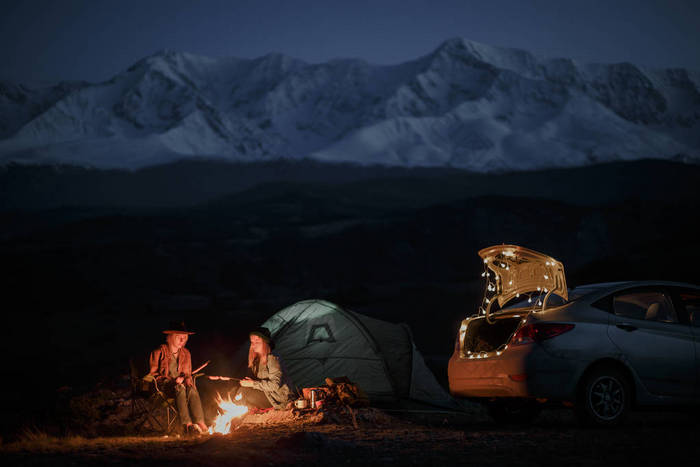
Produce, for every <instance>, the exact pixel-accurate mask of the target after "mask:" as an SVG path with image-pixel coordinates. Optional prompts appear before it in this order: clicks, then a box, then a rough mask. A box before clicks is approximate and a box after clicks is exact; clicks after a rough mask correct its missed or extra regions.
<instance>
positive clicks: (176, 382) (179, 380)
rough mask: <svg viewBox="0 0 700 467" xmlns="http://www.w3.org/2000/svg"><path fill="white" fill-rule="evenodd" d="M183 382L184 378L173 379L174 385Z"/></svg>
mask: <svg viewBox="0 0 700 467" xmlns="http://www.w3.org/2000/svg"><path fill="white" fill-rule="evenodd" d="M184 380H185V377H184V376H178V377H177V378H175V384H182V382H183V381H184Z"/></svg>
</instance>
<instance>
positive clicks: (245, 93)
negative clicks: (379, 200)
mask: <svg viewBox="0 0 700 467" xmlns="http://www.w3.org/2000/svg"><path fill="white" fill-rule="evenodd" d="M699 89H700V74H698V73H697V72H694V71H690V70H685V69H662V70H652V69H647V68H643V67H637V66H635V65H632V64H629V63H621V64H611V65H603V64H582V63H578V62H576V61H574V60H571V59H566V58H554V59H543V58H537V57H536V56H535V55H533V54H531V53H530V52H527V51H525V50H520V49H506V48H501V47H494V46H490V45H486V44H480V43H477V42H473V41H468V40H465V39H461V38H453V39H449V40H447V41H445V42H443V43H442V44H440V45H439V46H438V47H437V48H436V49H435V50H434V51H433V52H431V53H429V54H427V55H424V56H422V57H418V58H417V59H415V60H412V61H408V62H404V63H400V64H396V65H386V66H385V65H372V64H370V63H368V62H366V61H364V60H361V59H335V60H332V61H329V62H325V63H317V64H309V63H306V62H304V61H302V60H298V59H295V58H292V57H288V56H285V55H282V54H277V53H271V54H267V55H265V56H262V57H258V58H255V59H239V58H234V57H226V58H209V57H203V56H198V55H193V54H189V53H186V52H177V51H173V50H162V51H159V52H158V53H156V54H153V55H151V56H148V57H145V58H143V59H141V60H139V61H138V62H136V63H135V64H133V65H132V66H130V67H129V68H128V69H127V70H125V71H124V72H122V73H119V74H117V75H115V76H114V77H112V78H111V79H110V80H107V81H104V82H101V83H85V82H66V83H59V84H58V85H56V86H52V87H48V88H42V89H29V88H27V87H25V86H22V85H16V84H12V83H7V82H2V83H0V163H8V162H20V163H30V164H41V163H69V164H76V165H82V166H87V167H98V168H129V169H137V168H140V167H146V166H152V165H158V164H162V163H168V162H172V161H174V160H177V159H181V158H191V157H202V156H205V157H219V158H222V159H225V160H230V161H237V162H259V161H269V160H273V159H277V158H291V159H295V158H303V157H309V158H312V159H316V160H319V161H326V162H351V163H356V164H360V165H372V164H383V165H388V166H404V167H414V166H424V167H455V168H460V169H467V170H473V171H478V172H491V171H497V170H534V169H542V168H549V167H568V166H581V165H587V164H590V163H593V162H605V161H613V160H632V159H641V158H649V157H667V158H669V157H677V158H686V159H689V160H693V159H695V158H698V156H700V151H699V150H698V149H699V148H700V132H698V131H697V130H698V128H697V127H698V125H700V123H698V122H700V91H698V90H699Z"/></svg>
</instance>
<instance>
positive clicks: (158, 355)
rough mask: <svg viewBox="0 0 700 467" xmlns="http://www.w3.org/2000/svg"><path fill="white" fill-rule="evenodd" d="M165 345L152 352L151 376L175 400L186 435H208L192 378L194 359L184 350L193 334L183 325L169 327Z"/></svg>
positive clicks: (171, 324)
mask: <svg viewBox="0 0 700 467" xmlns="http://www.w3.org/2000/svg"><path fill="white" fill-rule="evenodd" d="M163 333H164V334H165V335H166V338H165V344H163V345H161V346H160V347H158V348H157V349H155V350H154V351H153V352H151V357H150V364H151V365H150V366H151V371H150V372H149V374H150V375H151V376H153V377H154V378H156V381H157V382H158V384H159V385H162V386H163V388H164V390H165V391H166V392H167V393H170V394H173V395H174V397H175V405H176V406H177V411H178V413H179V415H180V422H181V423H182V424H183V430H184V432H185V433H187V432H192V430H195V431H196V432H198V433H204V432H206V431H207V425H206V424H205V423H204V413H203V411H202V402H201V400H200V398H199V393H198V392H197V388H196V387H195V385H194V380H193V378H192V357H191V356H190V351H189V350H187V349H186V348H185V344H186V343H187V339H188V338H189V336H190V334H194V332H192V331H188V330H187V328H186V327H185V323H184V322H180V323H170V326H169V328H168V329H166V330H165V331H163Z"/></svg>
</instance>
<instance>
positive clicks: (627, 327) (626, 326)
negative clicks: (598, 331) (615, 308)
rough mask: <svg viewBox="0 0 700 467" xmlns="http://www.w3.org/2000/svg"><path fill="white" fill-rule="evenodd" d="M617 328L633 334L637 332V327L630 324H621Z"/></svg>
mask: <svg viewBox="0 0 700 467" xmlns="http://www.w3.org/2000/svg"><path fill="white" fill-rule="evenodd" d="M615 326H617V327H618V328H620V329H624V330H625V331H627V332H632V331H636V330H637V326H633V325H631V324H628V323H619V324H616V325H615Z"/></svg>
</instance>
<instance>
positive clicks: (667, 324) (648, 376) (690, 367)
mask: <svg viewBox="0 0 700 467" xmlns="http://www.w3.org/2000/svg"><path fill="white" fill-rule="evenodd" d="M612 312H613V315H612V323H611V325H610V326H608V335H609V336H610V339H611V340H612V342H613V343H614V344H615V345H616V346H617V347H618V348H619V349H620V350H621V351H622V353H623V354H624V356H625V358H626V360H627V362H628V363H629V365H630V366H631V367H632V368H633V369H634V371H635V372H636V373H637V375H638V376H639V378H640V379H641V380H642V383H643V384H644V386H645V387H646V388H647V390H648V391H649V392H650V393H652V394H656V395H660V396H677V397H692V396H693V395H694V392H695V390H696V388H695V380H696V373H697V370H696V368H695V341H694V338H693V332H692V330H691V328H690V325H689V324H688V322H687V320H686V319H683V318H680V319H679V314H678V313H677V311H676V309H675V307H674V305H673V300H672V297H671V294H670V292H669V291H668V290H666V289H665V288H662V287H657V288H653V287H646V288H637V289H628V290H625V291H621V292H618V293H616V294H615V295H614V296H613V297H612Z"/></svg>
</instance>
